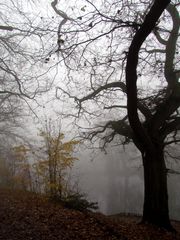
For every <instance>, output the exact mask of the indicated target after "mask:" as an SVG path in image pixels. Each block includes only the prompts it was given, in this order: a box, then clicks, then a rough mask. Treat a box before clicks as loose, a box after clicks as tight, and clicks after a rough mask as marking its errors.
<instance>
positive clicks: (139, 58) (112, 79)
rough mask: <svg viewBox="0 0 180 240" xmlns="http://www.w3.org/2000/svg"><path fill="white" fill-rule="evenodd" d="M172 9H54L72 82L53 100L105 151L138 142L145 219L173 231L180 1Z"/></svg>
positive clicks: (161, 4) (104, 5)
mask: <svg viewBox="0 0 180 240" xmlns="http://www.w3.org/2000/svg"><path fill="white" fill-rule="evenodd" d="M168 3H169V1H159V0H157V1H155V2H154V4H153V3H151V2H150V3H149V1H137V2H131V3H129V2H128V1H121V2H119V1H114V2H112V3H109V2H108V1H102V2H101V1H100V2H98V4H97V3H95V2H94V1H88V0H87V1H84V5H83V3H82V2H81V4H80V5H76V4H75V3H74V2H73V3H72V5H71V6H72V7H71V8H69V9H71V10H69V12H68V15H69V16H67V14H65V12H63V9H61V8H60V7H59V6H58V3H57V1H53V2H52V7H53V9H54V10H55V11H56V13H57V14H58V15H59V16H60V17H61V21H60V24H59V28H58V30H59V31H58V39H60V38H61V39H63V42H62V41H61V43H59V41H58V52H59V55H60V56H61V57H62V59H63V60H64V63H65V65H66V67H67V76H66V78H65V79H64V80H65V81H67V83H68V84H67V85H66V87H65V86H62V84H61V85H59V86H58V87H57V91H56V97H57V98H58V99H61V100H62V101H64V102H65V103H66V100H67V98H70V99H72V101H71V100H70V101H71V104H72V106H76V107H77V106H78V111H77V112H75V111H71V114H69V112H68V111H69V109H68V111H67V112H64V113H63V114H64V115H66V116H69V117H70V116H71V117H75V118H78V117H81V118H80V119H81V120H80V122H79V127H80V128H81V129H83V126H85V124H84V122H83V121H86V122H87V124H88V129H89V130H90V131H89V132H88V133H85V135H84V136H85V137H87V138H89V139H90V140H91V141H95V140H97V139H98V138H100V139H101V143H102V147H104V146H105V145H106V144H107V143H108V142H111V141H112V140H114V141H116V142H117V143H119V144H127V143H129V142H131V141H133V142H134V143H135V145H136V147H137V148H138V149H139V150H140V152H141V153H142V159H143V166H144V180H145V200H144V211H143V221H147V222H150V223H153V224H156V225H159V226H162V227H165V228H167V229H170V230H171V229H172V228H171V225H170V221H169V214H168V196H167V195H168V194H167V179H166V177H167V169H166V166H165V161H164V149H165V148H167V146H168V145H171V144H178V142H180V138H179V136H180V135H179V129H180V121H179V106H180V102H179V100H180V98H179V93H180V90H179V76H180V75H179V73H180V70H179V55H178V53H179V26H180V18H179V14H178V10H179V3H178V1H172V2H171V3H170V4H169V5H168ZM73 4H74V5H73ZM68 5H70V3H69V2H68ZM167 5H168V6H167ZM166 6H167V8H166ZM58 7H59V8H60V10H59V11H58V9H59V8H58ZM66 7H67V6H66ZM165 8H166V10H165V11H163V10H164V9H165ZM64 9H65V8H64ZM129 47H130V48H129ZM125 65H126V67H125ZM137 78H138V82H137ZM125 80H126V82H125ZM126 98H127V99H128V104H127V105H126ZM127 113H128V115H127ZM63 114H62V115H63ZM82 120H83V121H82ZM76 124H77V120H76Z"/></svg>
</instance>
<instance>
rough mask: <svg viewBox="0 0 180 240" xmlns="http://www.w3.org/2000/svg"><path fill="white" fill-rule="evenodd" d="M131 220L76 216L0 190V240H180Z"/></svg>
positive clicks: (45, 202) (87, 214) (40, 200)
mask: <svg viewBox="0 0 180 240" xmlns="http://www.w3.org/2000/svg"><path fill="white" fill-rule="evenodd" d="M138 221H139V218H138V217H134V216H124V215H115V216H111V217H110V216H109V217H108V216H105V215H103V214H101V213H91V212H79V211H75V210H71V209H67V208H64V207H62V206H61V205H60V204H55V203H52V202H49V201H48V199H46V198H45V197H42V196H38V195H36V194H33V193H28V192H26V193H24V192H20V191H10V190H2V189H0V240H72V239H73V240H85V239H91V240H103V239H107V240H108V239H109V240H110V239H111V240H113V239H114V240H117V239H118V240H175V239H178V240H180V222H176V221H173V222H172V224H173V226H174V227H175V228H176V230H177V232H178V233H177V234H176V235H175V234H172V233H168V232H166V231H165V230H162V229H158V228H156V227H153V226H149V225H141V224H138Z"/></svg>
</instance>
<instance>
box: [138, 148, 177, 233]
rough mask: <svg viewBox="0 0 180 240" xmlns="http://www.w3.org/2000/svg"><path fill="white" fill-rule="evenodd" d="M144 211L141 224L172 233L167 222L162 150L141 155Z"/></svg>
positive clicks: (167, 210)
mask: <svg viewBox="0 0 180 240" xmlns="http://www.w3.org/2000/svg"><path fill="white" fill-rule="evenodd" d="M143 165H144V209H143V219H142V221H143V222H148V223H152V224H155V225H157V226H160V227H163V228H165V229H167V230H170V231H172V230H173V228H172V226H171V223H170V220H169V209H168V190H167V170H166V165H165V160H164V153H163V149H161V148H160V147H158V148H157V149H156V151H155V153H151V152H148V153H146V154H144V155H143Z"/></svg>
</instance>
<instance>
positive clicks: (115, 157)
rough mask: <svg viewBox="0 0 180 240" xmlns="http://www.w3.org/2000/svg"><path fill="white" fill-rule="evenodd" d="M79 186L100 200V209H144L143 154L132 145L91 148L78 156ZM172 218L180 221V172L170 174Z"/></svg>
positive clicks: (122, 211) (113, 212)
mask: <svg viewBox="0 0 180 240" xmlns="http://www.w3.org/2000/svg"><path fill="white" fill-rule="evenodd" d="M73 174H74V175H75V177H78V182H79V186H78V187H79V189H80V190H81V192H84V193H86V194H87V197H88V199H89V200H91V201H95V202H96V201H97V202H98V206H99V209H98V211H100V212H102V213H104V214H107V215H111V214H118V213H134V214H138V215H141V214H142V209H143V191H144V185H143V168H142V163H141V159H140V154H139V153H138V151H137V150H136V149H135V148H134V147H133V146H129V147H126V148H125V150H124V149H123V148H122V147H118V148H117V147H116V148H108V149H107V153H106V154H105V153H104V152H100V151H97V152H96V153H95V154H94V155H93V157H92V156H91V151H90V150H85V151H83V152H82V153H81V154H80V155H79V161H77V162H76V164H75V166H74V170H73ZM168 187H169V210H170V218H171V219H176V220H180V194H179V187H180V175H174V174H173V175H172V174H169V175H168Z"/></svg>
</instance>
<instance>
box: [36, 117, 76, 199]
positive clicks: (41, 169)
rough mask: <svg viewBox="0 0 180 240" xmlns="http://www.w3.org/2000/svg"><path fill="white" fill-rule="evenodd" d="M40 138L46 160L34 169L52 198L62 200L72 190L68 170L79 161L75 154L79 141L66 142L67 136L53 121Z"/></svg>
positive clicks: (39, 162)
mask: <svg viewBox="0 0 180 240" xmlns="http://www.w3.org/2000/svg"><path fill="white" fill-rule="evenodd" d="M40 136H41V137H42V138H43V146H42V147H41V149H42V155H44V160H38V161H37V163H35V164H34V167H35V169H36V172H37V174H38V175H39V176H40V177H41V178H42V179H43V181H42V183H43V184H44V185H45V189H47V190H46V191H47V192H48V193H49V194H50V196H51V197H57V196H58V197H59V198H60V199H61V198H62V197H65V196H66V194H68V190H69V189H68V188H70V186H69V184H70V183H69V182H68V174H69V172H68V170H70V169H71V168H72V166H73V164H74V161H75V160H77V158H76V157H74V156H73V155H74V154H73V153H74V148H75V147H76V145H77V144H79V141H76V140H70V141H64V138H65V136H64V134H63V133H62V132H61V128H60V125H59V124H55V123H53V122H52V120H51V119H50V120H48V121H46V123H45V126H44V129H42V130H40Z"/></svg>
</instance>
